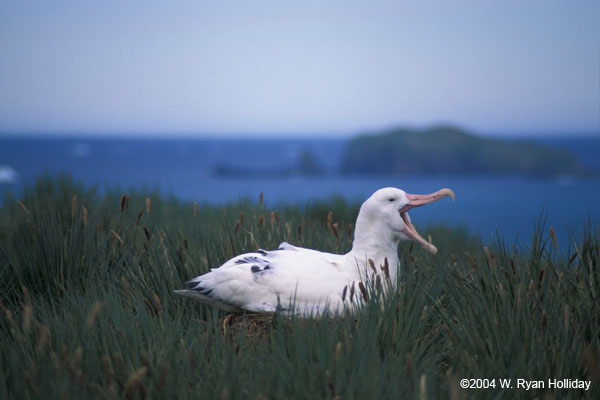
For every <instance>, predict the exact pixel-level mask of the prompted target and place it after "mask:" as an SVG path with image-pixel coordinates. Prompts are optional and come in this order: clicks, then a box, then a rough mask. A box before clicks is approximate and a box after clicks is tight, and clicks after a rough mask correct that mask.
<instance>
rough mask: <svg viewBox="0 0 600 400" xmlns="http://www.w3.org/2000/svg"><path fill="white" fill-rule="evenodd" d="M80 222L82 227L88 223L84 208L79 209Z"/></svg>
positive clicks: (86, 212)
mask: <svg viewBox="0 0 600 400" xmlns="http://www.w3.org/2000/svg"><path fill="white" fill-rule="evenodd" d="M81 221H82V222H83V224H84V225H87V223H88V210H87V208H85V207H83V208H82V209H81Z"/></svg>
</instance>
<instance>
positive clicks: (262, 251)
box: [256, 249, 268, 256]
mask: <svg viewBox="0 0 600 400" xmlns="http://www.w3.org/2000/svg"><path fill="white" fill-rule="evenodd" d="M256 252H257V253H258V254H260V255H261V256H266V255H267V254H268V253H267V251H266V250H263V249H258V250H257V251H256Z"/></svg>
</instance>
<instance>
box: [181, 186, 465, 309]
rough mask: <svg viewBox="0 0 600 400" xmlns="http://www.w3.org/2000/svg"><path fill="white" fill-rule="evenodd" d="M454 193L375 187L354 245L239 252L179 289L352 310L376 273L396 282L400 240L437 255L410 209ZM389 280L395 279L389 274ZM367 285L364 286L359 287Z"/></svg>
mask: <svg viewBox="0 0 600 400" xmlns="http://www.w3.org/2000/svg"><path fill="white" fill-rule="evenodd" d="M446 196H450V197H451V198H452V200H454V192H452V190H450V189H447V188H444V189H441V190H438V191H437V192H434V193H431V194H426V195H418V194H408V193H406V192H404V191H403V190H400V189H396V188H383V189H379V190H377V191H376V192H375V193H373V194H372V195H371V197H369V198H368V199H367V200H366V201H365V202H364V203H363V204H362V206H361V207H360V211H359V213H358V217H357V219H356V225H355V226H356V228H355V231H354V241H353V242H352V250H350V252H348V253H347V254H331V253H325V252H321V251H317V250H311V249H305V248H302V247H297V246H292V245H291V244H289V243H286V242H283V243H281V244H280V245H279V248H278V249H277V250H270V251H266V250H262V249H260V250H258V251H256V252H254V253H246V254H241V255H238V256H236V257H234V258H232V259H231V260H229V261H227V262H226V263H224V264H223V265H221V266H220V267H218V268H213V269H211V271H210V272H208V273H206V274H203V275H200V276H198V277H196V278H194V279H192V280H190V281H188V282H186V283H185V285H184V289H183V290H176V291H175V292H176V293H178V294H180V295H184V296H191V297H194V298H196V299H198V300H200V301H201V302H203V303H206V304H209V305H212V306H214V307H217V308H219V309H221V310H224V311H229V312H233V311H243V310H246V311H250V312H258V313H272V312H275V311H276V310H278V309H280V310H284V311H290V310H293V311H294V312H295V313H297V314H300V315H303V316H319V315H321V314H322V313H323V312H325V310H328V312H329V313H330V314H339V313H341V312H344V310H349V312H353V311H354V310H355V309H356V306H357V305H360V303H361V301H362V300H361V296H362V294H361V292H363V291H365V284H364V283H363V282H367V281H368V280H369V279H373V278H374V276H375V274H376V273H378V274H379V275H380V277H381V276H384V277H385V281H386V282H388V286H390V285H391V286H393V284H395V282H396V276H397V273H398V266H399V260H398V244H399V242H400V241H401V240H413V241H415V242H417V243H418V244H419V245H421V247H423V248H424V249H425V250H427V251H429V252H431V253H433V254H435V253H436V252H437V249H436V248H435V246H434V245H433V244H431V243H430V242H428V241H427V240H425V239H423V237H421V235H419V233H418V232H417V230H416V229H415V227H414V226H413V224H412V223H411V220H410V217H409V215H408V210H410V209H412V208H414V207H420V206H422V205H425V204H428V203H432V202H434V201H437V200H440V199H442V198H443V197H446ZM388 278H389V279H388ZM361 286H362V287H361Z"/></svg>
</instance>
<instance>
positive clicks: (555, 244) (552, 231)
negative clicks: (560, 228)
mask: <svg viewBox="0 0 600 400" xmlns="http://www.w3.org/2000/svg"><path fill="white" fill-rule="evenodd" d="M550 237H551V238H552V245H553V246H554V249H555V250H558V240H556V232H554V227H552V226H551V227H550Z"/></svg>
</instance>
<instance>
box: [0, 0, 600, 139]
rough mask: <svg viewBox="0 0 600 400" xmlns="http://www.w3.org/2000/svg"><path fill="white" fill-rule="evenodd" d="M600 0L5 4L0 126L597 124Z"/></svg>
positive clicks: (219, 128) (266, 129)
mask: <svg viewBox="0 0 600 400" xmlns="http://www.w3.org/2000/svg"><path fill="white" fill-rule="evenodd" d="M599 21H600V1H598V0H585V1H584V0H569V1H566V0H565V1H550V0H540V1H531V0H518V1H517V0H515V1H510V0H497V1H493V0H477V1H476V0H472V1H461V0H454V1H450V0H448V1H418V2H417V1H410V2H408V1H406V2H402V1H389V2H383V1H284V0H279V1H211V2H208V1H169V2H165V1H140V2H130V1H124V0H118V1H117V0H114V1H113V0H109V1H82V0H77V1H75V0H73V1H65V0H52V1H47V0H46V1H42V0H40V1H29V0H19V1H16V0H15V1H10V0H4V1H2V2H0V54H1V62H0V131H1V132H4V133H10V132H27V131H29V132H32V131H35V132H44V131H46V132H54V133H56V132H70V133H76V132H77V133H78V132H95V133H117V132H129V133H140V134H141V133H152V134H156V133H161V132H165V133H169V132H176V133H178V134H194V133H199V134H205V135H209V136H215V135H218V134H223V135H234V136H239V135H245V134H248V135H261V136H265V135H276V134H281V133H282V132H291V133H294V134H302V135H311V134H312V135H314V134H326V135H349V134H354V133H356V132H358V131H363V130H375V129H379V128H384V127H389V126H393V125H412V126H424V125H428V124H433V123H440V122H444V123H446V122H450V123H456V124H459V125H461V126H465V127H467V128H471V129H473V130H476V131H480V132H484V133H497V134H498V133H500V134H501V133H506V134H511V133H570V132H596V133H597V132H599V131H600V82H599V79H600V78H599V76H600V22H599Z"/></svg>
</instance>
